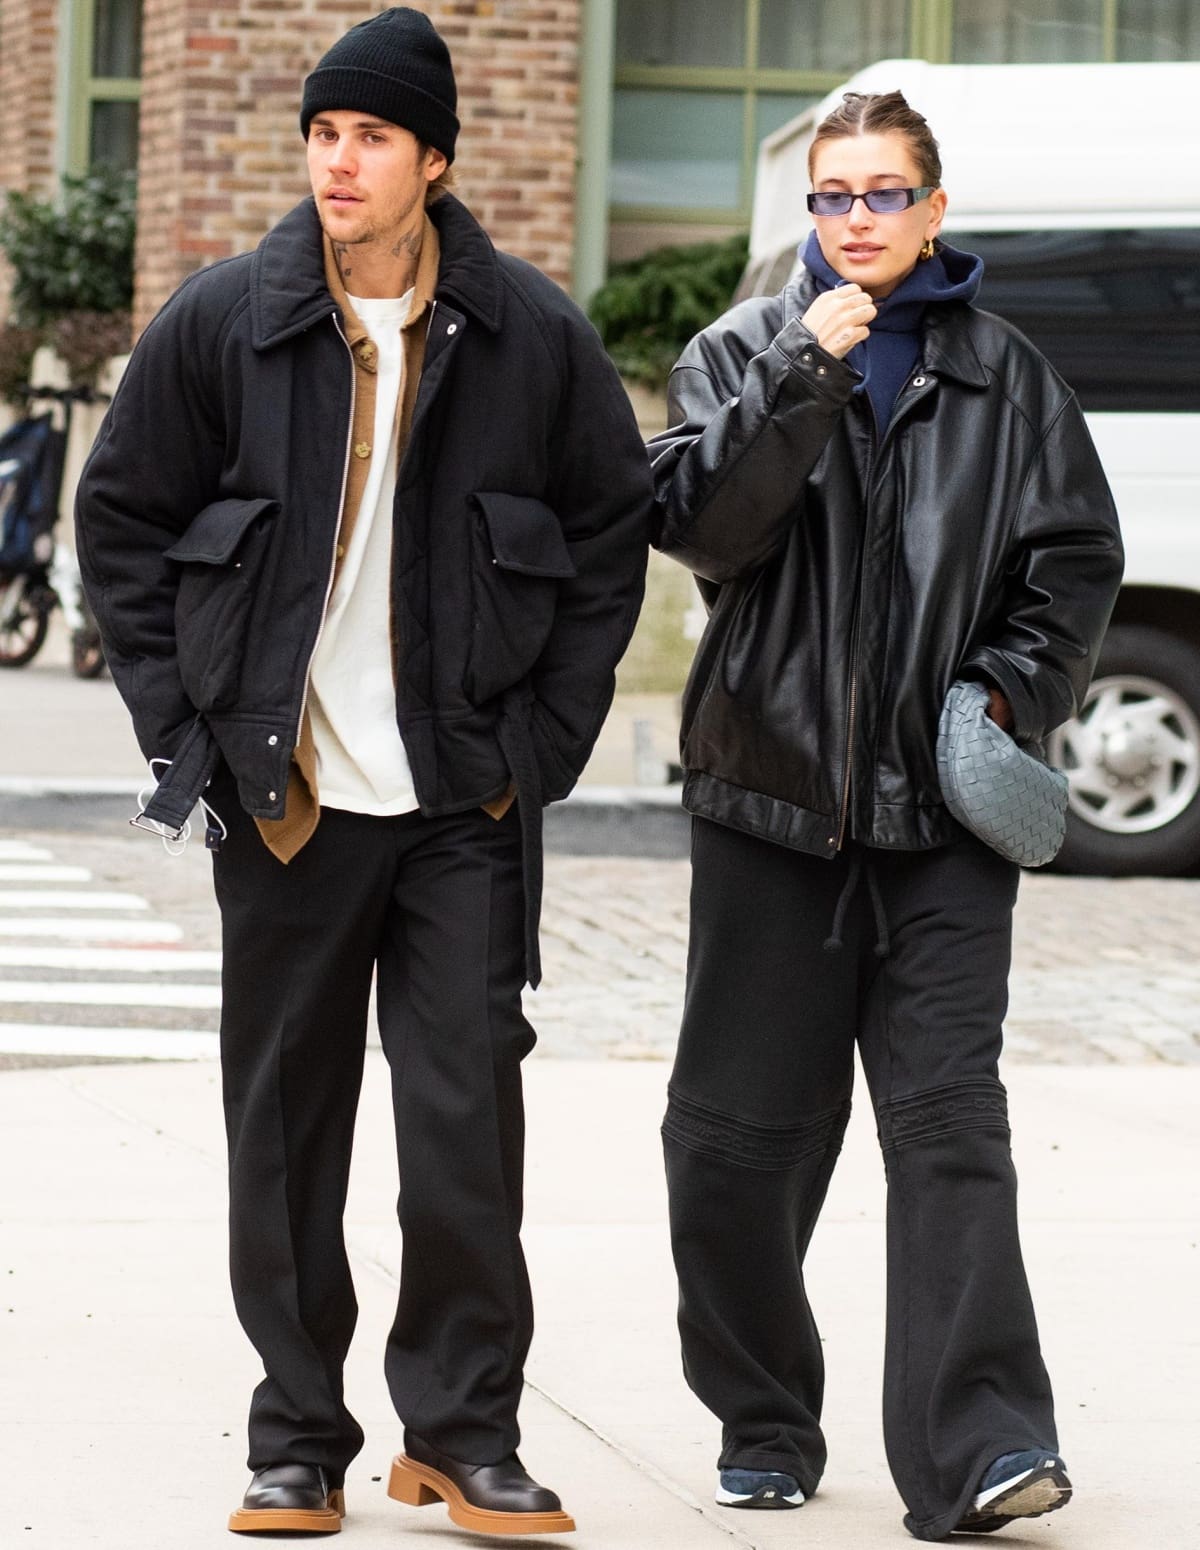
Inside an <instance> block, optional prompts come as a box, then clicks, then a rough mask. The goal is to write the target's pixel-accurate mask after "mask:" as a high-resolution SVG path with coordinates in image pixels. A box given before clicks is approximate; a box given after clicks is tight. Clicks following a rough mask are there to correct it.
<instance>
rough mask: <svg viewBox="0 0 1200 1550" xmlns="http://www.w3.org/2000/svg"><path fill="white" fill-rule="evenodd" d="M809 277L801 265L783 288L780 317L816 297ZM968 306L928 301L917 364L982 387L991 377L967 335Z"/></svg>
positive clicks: (792, 314) (801, 310) (935, 373)
mask: <svg viewBox="0 0 1200 1550" xmlns="http://www.w3.org/2000/svg"><path fill="white" fill-rule="evenodd" d="M816 294H817V288H816V285H815V283H814V281H813V277H812V275H811V274H809V272H808V270H807V269H805V268H804V267H803V265H801V266H800V267H799V268H798V269H797V270H796V271H795V272H794V273H793V275H792V278H791V279H790V280H789V281H788V282H787V284H786V285H785V286H784V288H783V316H784V321H785V322H786V321H787V319H789V318H793V317H802V316H803V315H804V313H805V312H807V311H808V309H809V307H810V305H811V304H812V302H813V300H814V299H815V298H816ZM969 316H970V306H969V304H968V303H967V302H964V301H948V302H944V303H937V304H931V305H929V306H927V307H926V308H925V314H924V320H923V323H922V348H921V365H922V366H923V367H924V368H925V369H926V370H927V371H928V372H930V374H931V375H933V376H935V377H949V378H951V379H953V380H954V381H956V382H961V383H963V385H964V386H966V387H974V388H985V387H987V385H988V382H989V381H990V380H991V379H990V378H989V377H988V374H987V371H986V369H985V367H984V364H983V362H982V361H981V360H980V359H979V352H978V351H977V350H976V348H975V344H974V341H973V340H972V338H971V330H970V328H969V327H964V326H963V325H964V324H965V323H967V322H969Z"/></svg>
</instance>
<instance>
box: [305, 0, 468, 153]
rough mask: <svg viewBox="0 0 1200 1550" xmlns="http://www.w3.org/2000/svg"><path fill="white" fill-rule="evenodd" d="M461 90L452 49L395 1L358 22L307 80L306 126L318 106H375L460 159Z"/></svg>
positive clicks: (331, 109)
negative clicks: (457, 144)
mask: <svg viewBox="0 0 1200 1550" xmlns="http://www.w3.org/2000/svg"><path fill="white" fill-rule="evenodd" d="M457 105H458V92H457V90H456V89H455V85H454V67H453V65H452V64H451V63H450V50H449V49H448V48H447V47H446V45H445V43H443V41H442V39H441V38H440V37H439V36H438V34H437V32H436V31H435V30H434V27H433V23H432V22H431V21H430V20H429V18H428V17H427V16H425V15H423V14H422V12H420V11H414V10H413V8H412V7H411V6H408V5H394V6H392V8H391V9H390V10H388V11H381V12H380V13H379V15H378V16H372V17H370V18H369V20H367V21H365V22H359V24H358V26H357V27H351V29H350V31H349V32H347V33H346V34H344V36H342V37H341V38H339V39H338V41H337V42H336V43H335V44H334V45H333V47H332V48H331V49H330V50H329V52H328V53H327V54H326V55H325V56H324V57H323V58H322V59H321V60H320V61H319V63H318V64H317V68H316V69H315V70H314V71H313V73H312V74H311V75H310V76H309V77H308V79H307V80H306V81H305V83H304V98H303V101H302V102H301V106H300V130H301V133H302V134H303V135H304V137H305V139H307V138H308V126H309V124H310V123H311V122H312V120H313V118H314V117H315V116H316V114H318V113H337V112H340V111H343V110H344V111H348V112H357V113H372V114H374V115H375V116H376V117H377V118H383V119H386V120H387V121H388V123H389V124H399V126H400V127H401V129H407V130H409V131H410V132H411V133H412V134H414V135H416V137H417V139H418V140H421V141H423V142H424V143H425V144H426V145H432V146H433V147H434V149H435V150H438V151H441V153H442V155H443V156H444V157H445V158H446V160H447V161H448V162H449V161H453V160H454V142H455V140H456V138H457V136H458V119H457V118H456V117H455V114H454V110H455V108H456V107H457Z"/></svg>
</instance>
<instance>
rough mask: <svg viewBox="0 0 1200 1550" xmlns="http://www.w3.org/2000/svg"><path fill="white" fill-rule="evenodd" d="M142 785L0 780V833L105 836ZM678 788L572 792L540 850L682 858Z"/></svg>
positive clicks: (558, 805) (128, 812)
mask: <svg viewBox="0 0 1200 1550" xmlns="http://www.w3.org/2000/svg"><path fill="white" fill-rule="evenodd" d="M146 784H147V783H146V781H143V780H136V779H126V778H100V777H94V778H88V777H83V776H81V777H78V778H76V779H67V778H64V777H62V776H57V775H55V776H50V775H47V776H41V775H6V776H0V830H5V829H8V830H14V829H71V830H81V829H82V830H87V831H93V832H94V831H96V830H103V829H109V830H113V829H115V828H116V827H119V826H121V825H125V824H128V822H129V820H130V818H131V817H132V816H133V814H134V812H135V811H136V808H137V795H138V792H139V791H141V790H143V789H144V788H145V786H146ZM682 790H683V788H682V786H680V785H678V784H675V785H671V786H577V787H576V788H575V790H574V791H573V792H572V793H571V795H570V796H569V797H567V799H566V801H564V802H555V803H553V804H552V805H551V806H550V807H548V808H547V809H546V813H545V831H544V832H545V845H546V849H547V850H548V851H552V852H554V853H556V854H559V855H568V856H642V857H646V858H648V859H653V860H677V859H680V858H686V856H687V855H688V851H689V847H690V836H691V819H690V818H689V816H688V814H687V813H685V812H684V811H683V808H682V806H681V805H680V794H681V792H682Z"/></svg>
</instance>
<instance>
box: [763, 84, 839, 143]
mask: <svg viewBox="0 0 1200 1550" xmlns="http://www.w3.org/2000/svg"><path fill="white" fill-rule="evenodd" d="M822 95H823V93H821V92H809V93H807V94H803V93H794V92H788V93H786V94H785V93H782V92H760V93H759V95H758V100H757V101H756V102H755V104H754V143H755V145H757V144H758V143H759V141H760V140H765V139H766V137H767V136H768V135H769V134H771V133H772V132H773V131H774V130H776V129H782V128H783V126H784V124H786V123H787V122H788V120H789V119H792V118H795V117H796V115H797V113H803V112H804V110H805V108H811V107H812V105H813V103H814V102H820V100H821V97H822Z"/></svg>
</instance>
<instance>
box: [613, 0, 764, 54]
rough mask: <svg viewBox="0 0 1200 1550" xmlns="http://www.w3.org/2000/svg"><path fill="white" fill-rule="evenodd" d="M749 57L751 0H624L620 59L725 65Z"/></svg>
mask: <svg viewBox="0 0 1200 1550" xmlns="http://www.w3.org/2000/svg"><path fill="white" fill-rule="evenodd" d="M745 62H746V0H706V3H705V4H704V5H696V4H695V3H694V0H619V4H618V6H617V63H618V64H620V65H691V66H705V65H707V66H710V67H711V66H718V65H719V66H725V67H727V68H732V69H737V68H739V67H740V66H742V65H744V64H745Z"/></svg>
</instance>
